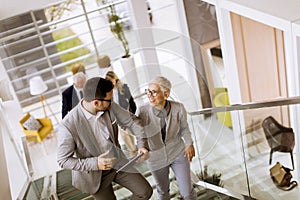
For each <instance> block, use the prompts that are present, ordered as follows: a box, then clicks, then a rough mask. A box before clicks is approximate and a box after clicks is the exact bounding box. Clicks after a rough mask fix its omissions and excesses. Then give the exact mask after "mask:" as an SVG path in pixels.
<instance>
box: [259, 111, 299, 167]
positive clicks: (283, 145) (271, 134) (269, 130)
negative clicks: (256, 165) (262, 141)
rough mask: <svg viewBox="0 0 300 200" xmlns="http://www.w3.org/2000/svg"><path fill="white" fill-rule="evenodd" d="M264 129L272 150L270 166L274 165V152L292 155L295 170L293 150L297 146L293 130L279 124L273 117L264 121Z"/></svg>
mask: <svg viewBox="0 0 300 200" xmlns="http://www.w3.org/2000/svg"><path fill="white" fill-rule="evenodd" d="M262 127H263V130H264V133H265V136H266V138H267V141H268V144H269V146H270V148H271V151H270V159H269V164H271V163H272V154H273V152H275V151H277V152H283V153H290V155H291V160H292V165H293V169H294V159H293V149H294V146H295V134H294V131H293V129H292V128H288V127H285V126H283V125H281V124H279V123H278V122H277V121H276V120H275V119H274V118H273V117H272V116H269V117H267V118H266V119H264V120H263V122H262Z"/></svg>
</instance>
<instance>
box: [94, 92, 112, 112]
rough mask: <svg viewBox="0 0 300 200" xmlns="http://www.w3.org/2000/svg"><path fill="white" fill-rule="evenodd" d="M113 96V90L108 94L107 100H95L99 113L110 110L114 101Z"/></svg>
mask: <svg viewBox="0 0 300 200" xmlns="http://www.w3.org/2000/svg"><path fill="white" fill-rule="evenodd" d="M112 95H113V91H112V90H111V91H110V92H108V93H106V97H105V98H103V99H97V100H95V107H96V110H97V112H98V111H105V110H107V109H108V107H109V106H110V104H111V101H112Z"/></svg>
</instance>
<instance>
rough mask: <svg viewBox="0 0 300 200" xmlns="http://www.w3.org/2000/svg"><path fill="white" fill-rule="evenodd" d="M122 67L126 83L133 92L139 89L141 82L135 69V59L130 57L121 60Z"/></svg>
mask: <svg viewBox="0 0 300 200" xmlns="http://www.w3.org/2000/svg"><path fill="white" fill-rule="evenodd" d="M120 63H121V66H122V68H123V72H124V77H125V78H126V82H127V84H128V85H129V87H130V88H132V90H133V91H135V89H137V88H138V85H139V81H138V77H137V72H136V68H135V62H134V57H133V56H130V57H128V58H121V59H120Z"/></svg>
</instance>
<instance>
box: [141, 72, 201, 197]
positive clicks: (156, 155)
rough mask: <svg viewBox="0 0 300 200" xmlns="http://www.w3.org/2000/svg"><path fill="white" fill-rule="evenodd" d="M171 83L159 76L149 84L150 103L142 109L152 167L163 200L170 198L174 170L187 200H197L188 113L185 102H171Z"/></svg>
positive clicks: (193, 152)
mask: <svg viewBox="0 0 300 200" xmlns="http://www.w3.org/2000/svg"><path fill="white" fill-rule="evenodd" d="M170 91H171V82H170V81H169V80H168V79H167V78H165V77H162V76H158V77H156V78H155V79H153V80H152V81H150V82H149V83H148V89H146V94H147V96H148V99H149V104H146V105H143V106H141V107H140V108H139V109H138V112H137V114H138V117H139V118H140V120H141V123H142V125H143V126H144V131H145V135H146V137H147V138H146V139H144V140H145V141H144V142H147V144H148V146H149V152H150V158H149V159H148V160H147V164H148V167H149V169H150V171H151V172H152V175H153V177H154V179H155V182H156V189H157V192H158V197H159V199H161V200H162V199H170V194H169V187H170V181H169V170H170V168H171V169H172V170H173V172H174V174H175V177H176V180H177V183H178V186H179V190H180V193H181V195H182V197H183V199H185V200H196V198H197V197H196V196H197V195H196V192H195V190H194V189H193V187H192V183H191V176H190V162H191V160H192V158H193V157H194V156H195V150H194V146H193V141H192V138H191V132H190V130H189V127H188V123H187V112H186V110H185V108H184V105H183V104H182V103H179V102H176V101H170V100H168V97H169V96H170Z"/></svg>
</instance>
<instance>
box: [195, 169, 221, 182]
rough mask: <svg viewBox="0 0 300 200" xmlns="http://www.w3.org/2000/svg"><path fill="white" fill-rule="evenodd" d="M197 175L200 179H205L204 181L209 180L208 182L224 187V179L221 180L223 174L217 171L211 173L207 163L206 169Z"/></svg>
mask: <svg viewBox="0 0 300 200" xmlns="http://www.w3.org/2000/svg"><path fill="white" fill-rule="evenodd" d="M197 176H198V178H199V179H200V180H203V181H204V182H207V183H210V184H213V185H216V186H219V187H223V183H222V180H221V176H222V174H221V173H216V172H214V173H212V174H210V173H209V172H208V166H207V165H205V166H204V171H203V172H200V173H198V174H197Z"/></svg>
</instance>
